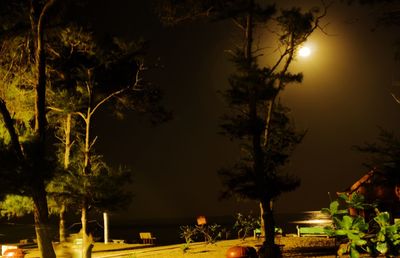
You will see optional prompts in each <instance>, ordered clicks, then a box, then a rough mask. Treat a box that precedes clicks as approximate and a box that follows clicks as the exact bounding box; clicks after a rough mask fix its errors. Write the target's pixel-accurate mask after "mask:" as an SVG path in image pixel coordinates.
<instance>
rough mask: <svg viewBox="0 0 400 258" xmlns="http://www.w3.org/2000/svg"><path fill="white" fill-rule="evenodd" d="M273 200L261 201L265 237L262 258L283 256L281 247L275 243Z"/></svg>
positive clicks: (261, 249) (261, 251) (260, 255)
mask: <svg viewBox="0 0 400 258" xmlns="http://www.w3.org/2000/svg"><path fill="white" fill-rule="evenodd" d="M271 202H272V200H265V201H262V202H261V205H262V209H263V211H264V212H263V219H264V231H265V239H264V243H263V246H262V247H261V248H260V251H259V257H260V258H278V257H281V254H280V250H279V247H278V246H277V245H275V220H274V214H273V209H272V207H271Z"/></svg>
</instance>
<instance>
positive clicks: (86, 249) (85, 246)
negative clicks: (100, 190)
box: [81, 201, 93, 258]
mask: <svg viewBox="0 0 400 258" xmlns="http://www.w3.org/2000/svg"><path fill="white" fill-rule="evenodd" d="M82 206H83V207H82V210H81V223H82V230H81V232H82V258H91V257H92V248H93V243H92V238H91V237H90V236H89V235H88V233H87V232H88V230H87V202H86V201H85V202H84V204H83V205H82Z"/></svg>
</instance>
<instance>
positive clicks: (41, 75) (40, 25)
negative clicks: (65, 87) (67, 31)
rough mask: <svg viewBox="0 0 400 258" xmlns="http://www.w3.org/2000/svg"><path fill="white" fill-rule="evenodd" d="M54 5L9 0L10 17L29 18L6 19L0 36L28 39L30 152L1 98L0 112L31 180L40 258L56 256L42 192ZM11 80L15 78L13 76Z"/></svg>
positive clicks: (45, 2) (43, 185) (43, 187)
mask: <svg viewBox="0 0 400 258" xmlns="http://www.w3.org/2000/svg"><path fill="white" fill-rule="evenodd" d="M53 4H54V1H53V0H48V1H39V0H31V1H29V4H28V5H26V3H22V1H10V2H8V3H7V4H4V5H5V9H6V10H8V11H11V14H16V13H18V11H22V13H24V14H28V16H25V17H24V18H25V21H23V19H22V17H21V15H20V14H17V15H16V17H18V18H21V19H17V21H13V22H9V21H10V20H7V17H6V18H5V20H6V22H8V23H7V25H8V26H4V27H3V29H4V28H5V30H6V31H2V33H1V35H2V41H3V42H6V41H7V40H11V41H12V40H13V39H15V38H16V37H15V36H14V35H15V34H17V35H19V36H20V37H21V36H25V37H26V38H28V39H29V40H26V43H27V49H26V50H27V51H25V53H26V54H25V55H24V54H23V53H21V55H20V56H24V58H25V59H26V61H27V64H29V66H30V68H31V69H30V70H31V71H33V72H32V75H33V77H32V78H31V79H32V84H33V85H34V96H35V100H34V111H35V112H34V119H33V126H32V134H31V139H30V144H29V145H30V147H31V149H30V150H29V151H27V149H26V148H23V147H22V144H21V142H20V139H19V135H18V131H17V130H16V128H15V127H14V126H15V125H14V121H13V120H12V118H11V115H10V111H9V110H8V108H7V106H6V102H5V100H4V99H2V100H1V108H0V112H1V115H2V116H3V122H4V124H5V127H6V128H7V130H8V132H9V135H10V138H11V139H12V140H11V145H12V147H13V150H14V152H15V154H16V156H17V157H18V160H19V164H20V165H21V167H22V168H23V170H24V171H23V173H24V176H25V179H28V181H30V184H29V187H27V188H28V189H27V190H28V191H29V194H30V196H31V197H32V198H33V202H34V220H35V229H36V236H37V241H38V246H39V249H40V251H41V256H42V257H49V258H53V257H55V253H54V250H53V246H52V243H51V237H50V235H49V232H48V226H49V225H48V207H47V200H46V191H45V180H46V179H47V177H48V175H49V174H48V172H49V166H48V161H47V160H46V110H45V105H46V104H45V103H46V51H45V37H44V35H45V24H46V19H47V18H48V16H49V11H50V9H51V7H52V5H53ZM18 9H19V10H18ZM8 18H10V17H8ZM26 19H28V20H29V22H27V20H26ZM26 25H28V28H29V29H25V28H26V27H25V26H26ZM21 28H22V29H21ZM21 30H23V31H25V33H19V32H20V31H21ZM13 34H14V35H13ZM20 50H21V48H20ZM14 60H15V59H14ZM14 60H12V61H11V65H9V66H8V67H10V68H11V67H12V65H13V63H12V62H13V61H14ZM9 61H10V60H9ZM14 79H17V78H16V77H14ZM25 147H26V146H25Z"/></svg>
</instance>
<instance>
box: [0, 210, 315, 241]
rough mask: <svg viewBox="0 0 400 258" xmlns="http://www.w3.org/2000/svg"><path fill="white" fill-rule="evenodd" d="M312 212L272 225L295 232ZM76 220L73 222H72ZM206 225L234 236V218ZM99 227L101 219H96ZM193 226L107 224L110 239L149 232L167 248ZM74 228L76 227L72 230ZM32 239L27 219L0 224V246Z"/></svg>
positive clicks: (175, 222)
mask: <svg viewBox="0 0 400 258" xmlns="http://www.w3.org/2000/svg"><path fill="white" fill-rule="evenodd" d="M315 214H316V213H315V212H302V213H277V214H275V222H276V224H277V226H279V227H281V228H282V229H283V232H284V233H285V234H288V233H296V225H297V224H298V223H293V222H294V221H297V222H299V221H302V220H308V219H312V218H313V217H315ZM75 221H76V220H75ZM207 221H208V223H209V224H214V223H217V224H219V225H221V226H222V228H225V229H227V230H229V231H231V232H232V233H231V234H230V236H229V238H235V237H236V236H237V234H236V233H235V232H233V225H234V223H235V218H234V217H233V216H224V217H209V218H207ZM98 223H99V224H102V221H101V220H98ZM53 224H54V225H53V228H52V229H51V230H52V232H53V234H54V236H55V239H56V237H57V231H58V229H57V223H56V221H55V222H54V223H53ZM195 224H196V218H183V219H148V220H119V221H114V220H113V219H112V217H111V218H110V221H109V231H110V232H109V235H110V239H124V240H126V241H127V242H130V243H135V242H139V241H140V239H139V232H152V233H153V234H154V236H155V237H156V238H157V241H156V243H157V244H158V245H169V244H178V243H183V242H184V240H183V239H181V238H180V226H185V225H191V226H194V225H195ZM74 228H76V227H74ZM99 229H100V230H98V233H96V234H97V235H98V236H99V237H100V241H101V240H102V239H101V238H102V232H101V231H102V229H101V228H99ZM34 237H35V229H34V225H33V223H32V222H31V221H30V220H22V221H21V220H19V221H16V222H13V223H10V222H8V221H4V220H2V221H0V243H1V244H3V243H17V242H19V240H20V239H32V238H34Z"/></svg>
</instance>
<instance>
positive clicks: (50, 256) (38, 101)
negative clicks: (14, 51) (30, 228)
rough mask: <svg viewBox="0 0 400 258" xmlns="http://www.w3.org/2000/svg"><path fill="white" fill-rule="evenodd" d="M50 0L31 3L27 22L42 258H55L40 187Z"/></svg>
mask: <svg viewBox="0 0 400 258" xmlns="http://www.w3.org/2000/svg"><path fill="white" fill-rule="evenodd" d="M53 3H54V0H49V1H47V2H46V3H45V4H44V6H43V8H41V9H38V8H37V7H38V1H36V0H31V21H32V24H31V25H32V28H33V34H34V35H35V37H36V56H35V62H36V69H37V84H36V89H35V90H36V92H35V135H36V137H37V138H38V148H37V156H36V160H35V163H34V168H33V171H32V172H33V173H34V174H33V175H32V179H33V182H32V197H33V201H34V204H35V205H34V206H35V207H34V218H35V231H36V237H37V242H38V247H39V250H40V253H41V257H42V258H55V257H56V255H55V252H54V249H53V245H52V242H51V237H50V235H49V232H48V230H49V228H48V226H49V223H48V207H47V199H46V191H45V185H44V178H43V172H44V169H45V167H46V166H45V162H46V159H45V155H46V152H45V146H46V139H45V133H46V52H45V48H44V18H45V16H46V14H47V12H48V10H49V8H50V7H51V6H52V5H53Z"/></svg>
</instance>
